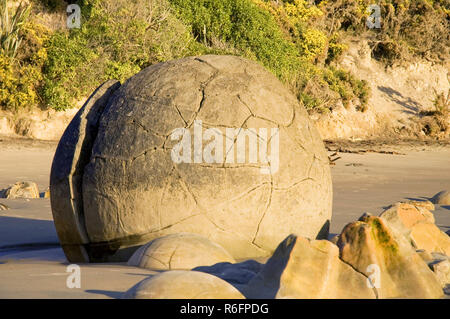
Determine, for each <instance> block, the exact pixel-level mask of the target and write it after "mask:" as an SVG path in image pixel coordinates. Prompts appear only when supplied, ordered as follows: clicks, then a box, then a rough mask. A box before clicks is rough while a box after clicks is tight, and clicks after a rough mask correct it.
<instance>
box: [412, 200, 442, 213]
mask: <svg viewBox="0 0 450 319" xmlns="http://www.w3.org/2000/svg"><path fill="white" fill-rule="evenodd" d="M406 204H409V205H413V206H416V207H423V208H425V209H428V210H429V211H433V210H435V207H434V205H433V203H432V202H430V201H429V200H424V201H421V200H410V201H408V202H407V203H406Z"/></svg>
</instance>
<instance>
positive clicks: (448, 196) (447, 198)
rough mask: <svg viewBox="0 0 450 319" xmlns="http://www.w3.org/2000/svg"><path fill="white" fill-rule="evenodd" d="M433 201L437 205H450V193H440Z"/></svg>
mask: <svg viewBox="0 0 450 319" xmlns="http://www.w3.org/2000/svg"><path fill="white" fill-rule="evenodd" d="M431 201H432V202H433V203H434V204H437V205H450V192H449V191H445V190H444V191H440V192H439V193H437V194H436V195H434V196H433V198H431Z"/></svg>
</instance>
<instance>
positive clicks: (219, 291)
mask: <svg viewBox="0 0 450 319" xmlns="http://www.w3.org/2000/svg"><path fill="white" fill-rule="evenodd" d="M123 298H124V299H245V297H244V296H243V295H242V294H241V293H240V292H239V291H238V290H237V289H236V288H234V287H233V286H232V285H231V284H229V283H227V282H226V281H224V280H222V279H220V278H219V277H216V276H213V275H210V274H207V273H203V272H198V271H184V270H171V271H166V272H163V273H161V274H158V275H155V276H152V277H150V278H148V279H144V280H143V281H141V282H139V283H138V284H137V285H135V286H134V287H132V288H131V289H130V290H128V291H127V292H126V293H125V294H124V296H123Z"/></svg>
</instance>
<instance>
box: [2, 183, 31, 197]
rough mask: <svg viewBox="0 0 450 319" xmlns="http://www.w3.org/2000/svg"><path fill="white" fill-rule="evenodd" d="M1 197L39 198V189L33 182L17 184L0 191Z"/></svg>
mask: <svg viewBox="0 0 450 319" xmlns="http://www.w3.org/2000/svg"><path fill="white" fill-rule="evenodd" d="M2 197H3V198H8V199H15V198H39V189H38V186H37V184H36V183H34V182H28V181H27V182H17V183H15V184H14V185H11V186H10V187H8V188H7V189H5V190H3V191H2Z"/></svg>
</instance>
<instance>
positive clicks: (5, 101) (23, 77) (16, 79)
mask: <svg viewBox="0 0 450 319" xmlns="http://www.w3.org/2000/svg"><path fill="white" fill-rule="evenodd" d="M0 79H1V81H0V108H2V109H4V110H9V111H18V110H19V109H24V108H27V109H30V108H31V107H33V106H35V105H36V104H37V102H38V95H37V88H38V86H39V83H40V81H41V80H42V74H41V70H40V69H39V66H37V65H33V64H29V65H24V66H21V67H19V66H18V65H17V63H16V61H15V60H14V59H12V58H11V57H9V56H7V55H4V54H0Z"/></svg>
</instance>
